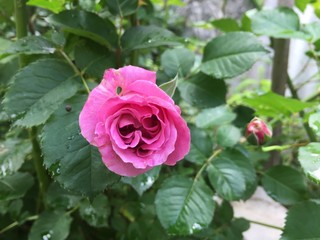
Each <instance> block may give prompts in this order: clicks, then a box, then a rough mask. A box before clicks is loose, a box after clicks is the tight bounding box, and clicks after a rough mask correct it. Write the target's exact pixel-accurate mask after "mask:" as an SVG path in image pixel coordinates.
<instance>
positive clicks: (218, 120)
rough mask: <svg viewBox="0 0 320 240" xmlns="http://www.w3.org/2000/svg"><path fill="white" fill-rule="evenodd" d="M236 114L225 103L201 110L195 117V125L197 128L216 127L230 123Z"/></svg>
mask: <svg viewBox="0 0 320 240" xmlns="http://www.w3.org/2000/svg"><path fill="white" fill-rule="evenodd" d="M235 118H236V114H234V113H233V112H231V111H230V109H229V108H227V107H226V106H225V105H222V106H219V107H215V108H208V109H204V110H202V111H201V112H200V113H199V114H198V115H197V117H196V126H197V127H199V128H208V127H216V126H220V125H223V124H228V123H231V122H232V121H233V120H234V119H235Z"/></svg>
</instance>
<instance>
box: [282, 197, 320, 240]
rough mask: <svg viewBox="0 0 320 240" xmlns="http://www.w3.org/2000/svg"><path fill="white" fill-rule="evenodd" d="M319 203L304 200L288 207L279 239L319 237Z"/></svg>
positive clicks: (311, 238)
mask: <svg viewBox="0 0 320 240" xmlns="http://www.w3.org/2000/svg"><path fill="white" fill-rule="evenodd" d="M319 225H320V204H319V203H316V202H311V201H310V202H304V203H299V204H297V205H294V206H292V207H291V208H289V211H288V213H287V217H286V223H285V227H284V230H283V233H282V237H281V240H292V239H301V240H302V239H303V240H307V239H308V240H316V239H320V228H319Z"/></svg>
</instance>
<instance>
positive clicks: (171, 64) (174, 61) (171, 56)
mask: <svg viewBox="0 0 320 240" xmlns="http://www.w3.org/2000/svg"><path fill="white" fill-rule="evenodd" d="M194 61H195V56H194V53H193V52H191V51H190V50H188V49H186V48H175V49H168V50H166V51H165V52H164V53H163V54H162V55H161V67H162V68H163V69H164V72H165V73H166V74H167V75H168V76H169V77H174V76H176V75H177V74H179V75H180V76H182V77H184V76H186V75H187V74H188V73H189V72H190V70H191V68H192V67H193V64H194Z"/></svg>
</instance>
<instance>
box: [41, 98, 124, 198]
mask: <svg viewBox="0 0 320 240" xmlns="http://www.w3.org/2000/svg"><path fill="white" fill-rule="evenodd" d="M84 101H85V97H84V96H78V97H75V98H73V99H70V100H67V101H66V102H64V103H63V104H61V105H59V108H58V109H57V111H56V112H55V113H54V114H53V116H52V117H51V118H50V120H49V121H48V123H47V124H46V126H45V127H44V128H43V131H42V137H41V138H42V149H43V154H44V165H45V166H46V168H47V169H48V170H49V172H50V173H51V175H52V176H53V177H54V178H55V180H57V181H58V182H59V183H60V184H61V185H62V186H63V187H64V188H66V189H70V190H73V191H76V192H79V193H81V194H83V195H87V196H89V197H92V196H94V195H96V194H97V193H99V192H102V191H103V190H104V189H105V188H106V187H107V185H108V184H112V183H114V182H115V181H118V179H119V177H117V176H116V175H115V174H112V173H111V172H109V171H108V170H107V169H106V168H105V167H104V164H103V163H102V161H101V156H100V153H99V151H98V149H97V148H96V147H93V146H91V145H89V143H88V142H87V141H86V140H85V139H84V138H83V137H82V135H81V133H80V129H79V124H78V117H79V112H80V111H81V109H82V106H83V104H84ZM67 104H68V105H70V106H71V111H69V112H68V111H66V105H67ZM80 153H81V154H80Z"/></svg>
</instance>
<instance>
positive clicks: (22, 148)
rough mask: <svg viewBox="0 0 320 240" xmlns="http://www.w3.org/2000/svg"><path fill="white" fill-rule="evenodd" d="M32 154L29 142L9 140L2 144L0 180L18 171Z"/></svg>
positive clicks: (0, 151)
mask: <svg viewBox="0 0 320 240" xmlns="http://www.w3.org/2000/svg"><path fill="white" fill-rule="evenodd" d="M30 152H31V144H30V142H28V141H21V142H20V141H19V140H17V139H8V140H6V141H4V142H2V143H1V144H0V169H1V171H0V178H1V177H4V176H6V175H11V174H13V173H15V172H16V171H18V170H19V169H20V167H21V165H22V164H23V162H24V158H25V157H26V155H27V154H29V153H30Z"/></svg>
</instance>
